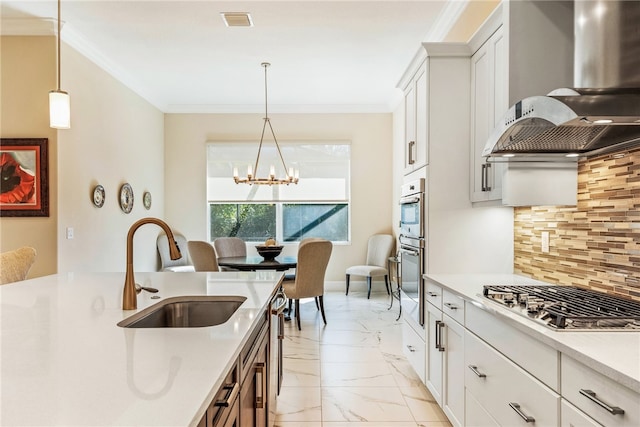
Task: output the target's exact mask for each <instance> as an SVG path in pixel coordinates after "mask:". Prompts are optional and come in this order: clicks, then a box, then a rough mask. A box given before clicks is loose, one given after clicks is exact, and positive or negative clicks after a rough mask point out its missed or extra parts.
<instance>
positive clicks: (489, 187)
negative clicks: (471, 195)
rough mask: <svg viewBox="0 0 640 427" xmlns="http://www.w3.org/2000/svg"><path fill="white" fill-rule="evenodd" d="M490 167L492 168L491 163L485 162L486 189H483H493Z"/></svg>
mask: <svg viewBox="0 0 640 427" xmlns="http://www.w3.org/2000/svg"><path fill="white" fill-rule="evenodd" d="M489 169H491V163H485V164H484V190H483V191H491V186H490V185H489Z"/></svg>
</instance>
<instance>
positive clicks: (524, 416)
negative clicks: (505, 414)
mask: <svg viewBox="0 0 640 427" xmlns="http://www.w3.org/2000/svg"><path fill="white" fill-rule="evenodd" d="M509 406H511V409H513V410H514V411H516V414H518V415H520V418H522V419H523V420H524V421H525V422H527V423H535V422H536V419H535V418H533V417H532V416H529V415H527V414H525V413H524V412H522V409H520V405H518V404H517V403H514V402H511V403H509Z"/></svg>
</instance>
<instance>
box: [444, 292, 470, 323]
mask: <svg viewBox="0 0 640 427" xmlns="http://www.w3.org/2000/svg"><path fill="white" fill-rule="evenodd" d="M464 306H465V302H464V298H462V297H459V296H458V295H456V294H454V293H453V292H450V291H448V290H446V289H444V290H443V293H442V312H443V313H444V314H446V315H447V316H449V317H451V318H452V319H455V320H456V321H457V322H458V323H460V324H461V325H464Z"/></svg>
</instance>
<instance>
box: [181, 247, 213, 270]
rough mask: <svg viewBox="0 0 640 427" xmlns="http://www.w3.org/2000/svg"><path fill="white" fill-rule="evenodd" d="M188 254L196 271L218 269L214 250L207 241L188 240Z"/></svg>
mask: <svg viewBox="0 0 640 427" xmlns="http://www.w3.org/2000/svg"><path fill="white" fill-rule="evenodd" d="M187 247H188V248H189V255H190V256H191V260H192V261H193V267H194V268H195V270H196V271H219V270H220V269H219V268H218V258H217V257H216V251H215V250H214V248H213V246H212V245H211V243H209V242H204V241H201V240H189V241H188V242H187Z"/></svg>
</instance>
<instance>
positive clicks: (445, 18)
mask: <svg viewBox="0 0 640 427" xmlns="http://www.w3.org/2000/svg"><path fill="white" fill-rule="evenodd" d="M468 3H469V0H448V2H447V4H446V5H445V6H444V8H443V9H442V12H440V15H438V17H437V18H436V20H435V24H434V26H433V27H431V30H429V33H428V34H427V36H426V37H425V39H424V41H425V42H441V41H442V40H444V38H445V37H446V36H447V34H449V32H450V31H451V28H453V26H454V25H455V24H456V22H458V19H460V15H462V12H464V10H465V9H466V8H467V4H468Z"/></svg>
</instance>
